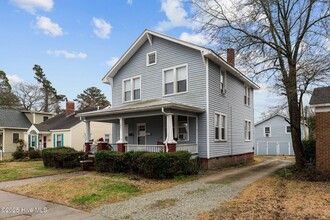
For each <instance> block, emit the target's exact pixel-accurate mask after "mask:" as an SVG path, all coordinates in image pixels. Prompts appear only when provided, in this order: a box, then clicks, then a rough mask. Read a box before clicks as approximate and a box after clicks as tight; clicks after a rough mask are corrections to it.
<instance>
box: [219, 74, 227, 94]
mask: <svg viewBox="0 0 330 220" xmlns="http://www.w3.org/2000/svg"><path fill="white" fill-rule="evenodd" d="M220 93H221V94H223V95H224V94H226V72H224V71H220Z"/></svg>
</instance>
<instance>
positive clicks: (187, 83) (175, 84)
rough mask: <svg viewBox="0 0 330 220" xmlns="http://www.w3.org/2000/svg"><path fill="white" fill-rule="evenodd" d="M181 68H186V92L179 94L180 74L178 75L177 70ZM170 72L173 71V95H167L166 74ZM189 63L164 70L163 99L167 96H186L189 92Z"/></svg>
mask: <svg viewBox="0 0 330 220" xmlns="http://www.w3.org/2000/svg"><path fill="white" fill-rule="evenodd" d="M181 67H186V91H183V92H177V85H178V74H177V69H179V68H181ZM168 70H173V93H170V94H165V72H166V71H168ZM188 72H189V69H188V63H185V64H180V65H176V66H172V67H169V68H166V69H163V70H162V88H163V97H167V96H173V95H179V94H184V93H188V92H189V80H188Z"/></svg>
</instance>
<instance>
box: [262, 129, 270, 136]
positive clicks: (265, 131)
mask: <svg viewBox="0 0 330 220" xmlns="http://www.w3.org/2000/svg"><path fill="white" fill-rule="evenodd" d="M270 134H271V133H270V127H265V128H264V136H265V137H270Z"/></svg>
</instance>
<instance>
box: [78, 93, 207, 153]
mask: <svg viewBox="0 0 330 220" xmlns="http://www.w3.org/2000/svg"><path fill="white" fill-rule="evenodd" d="M203 112H204V110H203V109H201V108H198V107H194V106H189V105H184V104H179V103H174V102H169V101H166V100H158V99H155V100H148V101H143V102H139V103H135V104H130V105H123V106H119V107H114V108H109V109H104V110H98V111H93V112H87V113H81V114H78V116H79V117H81V118H82V120H84V121H85V122H86V133H87V134H88V135H87V137H86V141H88V140H89V139H90V133H93V131H91V130H90V122H91V121H98V122H108V123H113V139H112V145H114V146H116V145H117V144H118V147H119V148H115V149H116V150H118V151H122V148H121V146H124V149H123V150H124V151H152V152H160V151H179V150H187V151H189V152H191V153H192V154H197V153H198V137H199V132H198V123H199V122H198V115H199V114H201V113H203Z"/></svg>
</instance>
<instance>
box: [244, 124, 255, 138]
mask: <svg viewBox="0 0 330 220" xmlns="http://www.w3.org/2000/svg"><path fill="white" fill-rule="evenodd" d="M246 122H247V123H248V124H247V125H249V123H250V127H248V130H245V124H246ZM246 132H250V139H247V138H246ZM252 139H253V138H252V121H251V120H249V119H244V141H245V142H250V141H252Z"/></svg>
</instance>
